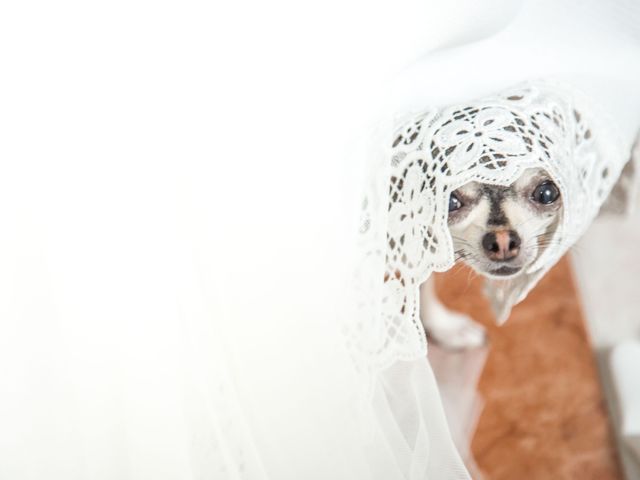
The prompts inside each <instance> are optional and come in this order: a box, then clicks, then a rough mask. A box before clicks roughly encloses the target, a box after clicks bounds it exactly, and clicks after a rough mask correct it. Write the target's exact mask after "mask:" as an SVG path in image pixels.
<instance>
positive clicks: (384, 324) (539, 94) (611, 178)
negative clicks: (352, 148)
mask: <svg viewBox="0 0 640 480" xmlns="http://www.w3.org/2000/svg"><path fill="white" fill-rule="evenodd" d="M576 98H577V94H576V93H575V92H572V91H570V90H566V89H564V88H562V87H558V86H555V85H551V84H548V83H542V82H540V83H529V84H526V85H522V86H519V87H517V88H515V89H513V90H510V91H507V92H503V93H501V94H499V95H496V96H493V97H490V98H485V99H482V100H479V101H474V102H469V103H466V104H463V105H458V106H449V107H446V108H443V109H431V110H429V111H427V112H423V113H420V114H418V115H415V116H413V118H410V119H409V120H408V121H406V122H404V123H403V124H402V125H400V126H399V128H397V130H396V133H395V135H394V136H393V139H392V141H391V150H390V152H389V151H387V155H388V156H387V159H389V158H390V161H389V160H387V163H388V164H390V165H388V169H383V171H384V175H385V176H386V178H385V179H383V180H382V181H379V182H378V188H380V187H381V185H382V188H384V186H383V185H384V184H385V183H384V182H385V181H386V185H387V188H388V197H387V198H386V204H385V197H384V195H377V196H376V195H369V196H368V198H367V203H366V206H365V218H366V221H365V222H364V223H363V228H362V230H361V234H362V237H363V245H364V253H365V259H366V260H365V262H369V263H370V264H371V265H373V263H375V262H378V264H382V263H383V265H384V275H383V276H382V278H380V276H378V277H376V278H377V279H378V281H379V282H381V285H377V288H371V289H369V290H368V291H367V295H369V297H370V298H372V297H371V292H377V294H379V295H380V299H381V300H380V301H379V303H377V301H376V300H373V299H372V300H371V301H370V302H369V303H372V304H373V305H374V308H373V309H371V308H369V307H367V308H365V309H363V311H362V312H359V315H357V318H358V323H359V325H358V330H359V331H360V332H362V331H367V329H369V332H368V333H367V334H366V335H365V338H366V340H365V341H364V342H363V341H361V342H360V345H359V348H360V349H361V353H364V354H365V356H366V357H368V358H369V359H370V360H371V361H372V362H375V363H378V364H379V365H388V364H389V363H390V362H392V361H395V360H397V359H412V358H416V357H418V356H420V355H424V354H425V353H426V338H425V335H424V330H423V328H422V325H421V322H420V318H419V305H418V300H419V286H420V284H421V283H423V282H424V281H425V280H426V279H427V277H428V276H429V275H430V273H431V272H433V271H444V270H447V269H449V268H451V267H452V266H453V263H454V252H453V245H452V240H451V236H450V233H449V230H448V228H447V217H448V200H449V196H450V193H451V192H452V191H453V190H455V189H456V188H458V187H460V186H461V185H464V184H465V183H468V182H470V181H478V182H483V183H491V184H500V185H509V184H511V183H513V182H514V181H515V180H516V179H517V178H518V176H519V175H520V174H521V173H522V172H523V171H524V170H525V169H527V168H532V167H540V168H544V169H545V170H546V171H547V172H548V174H549V175H551V176H552V177H553V179H554V181H555V182H556V184H557V185H558V187H559V188H560V191H561V194H562V196H563V199H564V215H563V218H562V221H561V224H560V225H559V226H558V228H557V230H556V232H555V236H554V241H553V242H552V244H553V246H552V247H550V248H548V249H546V250H545V251H544V252H543V253H542V254H541V255H540V257H539V258H538V259H537V261H536V262H535V264H534V265H533V266H532V267H531V268H530V269H529V271H528V272H526V274H523V275H521V277H520V278H519V279H518V280H517V281H516V282H512V283H510V284H508V285H506V286H505V285H504V284H496V285H491V284H489V285H488V291H489V296H490V300H491V301H492V304H493V305H494V310H495V311H496V315H497V316H498V317H499V318H501V319H504V318H505V317H506V316H507V315H508V313H509V311H510V309H511V307H512V306H513V305H514V304H515V303H517V302H519V301H520V300H522V299H523V298H524V296H526V294H527V293H528V292H529V290H530V289H531V288H533V286H535V284H536V283H537V281H538V280H539V279H540V277H542V276H543V275H544V273H546V271H547V270H548V269H549V268H551V266H552V265H553V264H555V263H556V261H557V260H558V259H559V258H560V257H561V256H562V255H563V254H564V253H565V252H566V251H567V249H568V248H569V247H570V246H571V245H572V244H573V243H574V241H575V240H576V239H577V238H578V237H579V236H580V235H581V234H582V233H583V232H584V230H585V229H586V228H587V226H588V225H589V223H590V222H591V220H592V219H593V218H594V217H595V215H596V214H597V212H598V210H599V208H600V206H601V205H602V203H603V202H604V200H605V199H606V197H607V195H608V194H609V192H610V190H611V188H612V187H613V185H614V183H615V180H616V179H617V177H618V176H619V174H620V171H621V169H622V167H623V165H624V160H625V156H624V155H622V153H621V152H620V151H619V150H618V149H617V147H616V145H615V143H614V142H613V141H611V139H610V136H611V135H610V133H609V132H608V131H604V130H606V129H607V126H605V125H603V124H602V123H600V124H598V122H596V121H595V118H596V117H595V116H594V115H588V113H587V112H588V109H587V108H586V105H585V103H584V102H579V101H577V100H576ZM578 104H580V105H578ZM389 169H390V170H389ZM376 198H377V206H376V205H373V204H374V203H376V202H373V201H371V200H372V199H376ZM376 208H377V209H378V215H375V214H372V210H375V209H376ZM385 208H386V211H383V210H384V209H385ZM372 218H384V219H385V221H386V225H383V226H380V225H378V226H377V228H376V226H375V225H373V223H372ZM381 244H384V247H383V248H381V247H380V245H381ZM382 258H383V260H381V259H382ZM371 262H373V263H371ZM375 271H376V270H375V268H372V267H371V266H370V267H369V268H366V269H364V270H363V272H368V274H369V275H372V274H374V273H373V272H375ZM363 272H361V275H362V273H363ZM369 281H370V280H369ZM366 303H367V302H363V304H366ZM371 315H380V317H381V319H382V320H381V321H380V322H375V321H374V322H371ZM367 322H369V323H367Z"/></svg>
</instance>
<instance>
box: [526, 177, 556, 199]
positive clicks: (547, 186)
mask: <svg viewBox="0 0 640 480" xmlns="http://www.w3.org/2000/svg"><path fill="white" fill-rule="evenodd" d="M559 196H560V190H558V187H556V184H555V183H553V182H552V181H551V180H546V181H544V182H542V183H541V184H540V185H538V186H537V187H536V189H535V190H534V191H533V195H532V197H533V200H534V201H536V202H538V203H541V204H543V205H549V204H551V203H553V202H555V201H556V200H557V199H558V197H559Z"/></svg>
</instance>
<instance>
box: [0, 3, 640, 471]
mask: <svg viewBox="0 0 640 480" xmlns="http://www.w3.org/2000/svg"><path fill="white" fill-rule="evenodd" d="M294 3H295V2H293V3H288V2H285V1H282V2H280V1H275V2H250V4H249V5H246V4H245V3H244V2H238V3H233V2H232V3H230V4H227V5H225V6H224V9H223V10H222V11H219V10H213V11H211V10H209V9H210V8H216V9H218V8H221V7H219V6H217V5H215V6H214V7H211V6H208V5H204V4H202V5H201V4H197V5H196V4H191V3H188V4H185V3H184V2H175V4H174V3H171V2H168V3H167V2H164V3H162V5H160V4H158V5H157V6H154V7H153V8H152V7H151V6H150V5H148V4H146V3H144V2H136V1H131V2H126V4H123V5H119V4H118V2H112V3H109V5H108V6H105V7H104V9H101V10H99V11H97V10H96V11H94V10H90V7H82V8H78V6H77V5H69V4H67V3H65V2H62V3H56V5H55V7H51V6H49V5H48V4H46V2H43V5H39V6H38V8H37V9H32V8H31V3H30V2H25V3H24V5H25V6H22V4H20V5H18V4H16V6H15V7H14V6H12V7H11V8H12V9H15V10H11V11H7V12H6V15H5V14H4V13H5V12H3V14H2V15H0V22H2V24H1V25H0V32H2V35H7V36H9V37H10V39H11V41H7V42H2V43H1V44H0V53H2V58H3V59H4V60H6V61H5V62H4V65H6V69H7V71H8V72H9V73H10V75H3V78H2V81H3V82H5V81H6V82H8V84H7V86H6V88H2V89H0V95H2V99H1V100H2V101H1V102H0V104H1V105H2V108H1V109H0V119H1V120H2V130H3V132H5V133H6V135H4V138H3V141H2V142H0V148H2V149H3V151H2V155H1V156H0V158H2V164H1V167H2V169H1V174H0V224H1V225H2V226H3V232H2V235H0V425H1V426H2V428H1V429H0V478H7V479H11V480H27V479H28V480H32V479H42V478H47V479H51V480H62V479H64V480H101V479H109V480H111V479H131V480H138V479H147V478H153V479H156V480H162V479H167V480H175V479H181V480H183V479H184V480H190V479H215V480H227V479H229V480H232V479H233V480H237V479H247V480H256V479H269V480H299V479H302V478H304V479H308V480H316V479H317V480H327V479H331V480H342V479H345V480H346V479H349V480H368V479H372V480H373V479H376V480H424V479H430V480H464V479H468V478H469V474H468V472H467V470H466V468H465V466H464V465H463V463H462V461H461V458H460V456H459V455H458V452H457V451H456V448H455V446H454V445H453V442H452V440H451V436H450V434H449V430H448V427H447V421H446V418H445V415H444V413H443V408H442V404H441V400H440V395H439V393H438V387H437V384H436V381H435V379H434V376H433V373H432V371H431V367H430V365H429V362H428V359H427V356H426V343H425V338H424V332H423V331H422V329H421V327H420V325H419V322H418V321H417V317H416V313H415V312H416V303H415V302H416V298H415V295H416V289H417V286H418V284H419V283H420V282H421V281H423V280H424V279H425V278H426V276H427V275H428V274H429V273H430V272H431V271H432V270H441V269H446V268H448V267H449V266H450V265H451V249H450V245H449V243H450V240H449V237H448V234H447V232H446V228H445V227H444V224H443V221H444V214H443V211H444V210H443V205H445V203H443V202H444V201H445V199H446V197H447V192H448V191H450V189H451V188H454V187H455V186H456V185H458V184H460V183H462V182H464V181H466V180H468V179H470V178H483V179H485V180H486V181H492V182H499V183H507V182H509V181H510V180H512V179H513V178H515V176H517V174H518V172H519V171H520V170H521V169H522V163H521V162H520V161H524V162H527V164H539V163H542V164H544V165H545V166H546V167H548V168H549V169H550V170H551V173H552V174H553V175H554V177H555V178H556V179H557V180H558V182H559V184H560V185H561V188H562V189H563V193H564V195H565V199H567V198H568V197H570V200H571V203H570V204H569V205H568V207H567V209H568V211H569V212H570V214H569V215H567V216H566V218H564V219H563V222H564V223H563V226H562V229H561V230H559V232H558V235H560V237H559V243H558V245H559V246H558V248H557V249H554V250H553V251H549V253H548V255H547V256H546V258H544V259H541V261H540V262H539V264H537V265H536V266H535V267H534V268H533V269H532V271H531V272H529V274H530V277H528V278H527V282H526V283H525V284H523V285H521V286H519V287H518V288H512V289H508V290H506V291H505V292H506V293H505V295H504V296H503V298H502V299H500V298H499V296H498V292H499V290H495V293H494V297H495V298H496V299H497V300H498V301H499V305H498V309H500V308H504V309H505V311H506V309H508V308H509V306H510V305H511V304H512V303H514V302H515V301H518V300H519V299H520V298H521V296H522V295H523V294H525V293H526V291H527V290H528V289H529V288H531V286H533V284H534V283H535V281H537V278H538V277H539V276H540V275H542V274H543V273H544V271H546V269H547V268H549V266H550V265H551V264H552V263H553V262H555V260H556V259H557V258H558V256H559V255H561V254H562V253H563V252H564V251H565V250H566V248H567V247H568V246H569V245H570V243H571V241H573V240H574V239H575V237H576V236H577V235H579V234H580V233H581V232H582V230H583V229H584V228H585V227H586V226H587V224H588V222H589V221H590V220H591V218H592V217H593V215H595V213H596V211H597V208H598V206H599V204H600V203H601V201H602V199H603V198H604V197H605V196H606V193H607V191H608V190H609V189H610V188H611V186H612V183H613V182H614V180H615V177H616V175H617V173H618V172H619V170H620V168H622V163H621V162H622V160H621V159H622V156H623V155H624V152H628V151H629V148H630V146H631V142H632V138H633V135H635V133H636V132H637V127H638V119H639V117H640V108H639V107H640V105H639V97H640V96H639V95H638V91H637V90H636V89H637V85H639V84H640V82H639V81H638V80H639V79H640V73H639V69H640V65H638V63H637V60H638V58H639V56H640V53H639V52H640V49H639V48H638V44H639V43H640V40H639V38H638V29H637V25H639V24H640V11H639V8H638V6H637V4H636V3H632V2H616V4H615V6H613V5H609V4H608V2H596V1H586V2H578V1H577V0H575V1H573V0H572V1H566V2H562V3H560V2H556V1H550V0H545V1H530V2H525V3H523V4H522V5H520V4H519V3H517V2H508V1H501V0H494V1H492V2H488V3H487V2H483V3H482V4H479V2H473V1H471V0H469V1H467V2H465V3H464V8H454V7H452V6H450V5H449V4H448V3H446V2H437V1H431V2H422V1H417V0H415V1H414V0H406V1H405V2H404V3H402V4H401V5H398V4H397V3H395V2H394V3H389V4H388V6H384V5H379V4H376V3H373V4H372V3H371V2H366V1H359V0H358V1H354V2H347V3H345V2H342V1H334V2H323V3H322V5H321V6H320V4H318V5H315V4H314V5H311V6H310V7H309V10H306V7H305V8H304V9H301V8H300V6H299V3H295V4H294ZM214 4H215V2H214ZM105 5H106V4H105ZM316 7H317V8H316ZM3 8H4V7H3ZM47 9H49V10H47ZM86 9H88V10H86ZM282 12H286V13H287V14H286V15H285V14H284V13H282ZM76 14H77V15H80V17H79V18H76V17H74V15H76ZM290 18H293V19H294V21H290ZM542 25H544V27H543V26H542ZM354 32H355V34H354ZM541 33H543V34H541ZM438 48H439V49H438ZM20 49H22V50H20ZM16 52H18V53H16ZM426 52H429V53H428V55H426V56H425V57H423V58H419V56H420V55H421V54H423V53H426ZM418 58H419V59H418ZM415 59H418V60H417V61H415V62H414V63H413V64H412V66H411V67H409V68H405V67H406V65H407V64H409V63H410V62H411V61H412V60H415ZM552 77H553V78H555V81H556V82H559V83H556V84H552V85H550V84H548V83H545V81H547V80H548V79H549V78H552ZM392 79H395V80H392ZM536 79H542V80H545V81H537V80H536ZM534 80H535V81H534ZM523 82H524V83H523ZM559 84H562V85H563V86H562V87H558V86H557V85H559ZM389 85H391V88H390V89H389V88H387V87H389ZM513 88H515V90H512V89H513ZM583 99H584V100H583ZM372 105H373V106H372ZM457 112H461V113H457ZM575 112H578V115H576V113H575ZM456 117H460V118H456ZM454 121H455V122H458V123H454ZM460 122H462V123H464V124H465V125H466V126H465V127H464V129H465V130H467V131H466V132H463V129H462V127H460V125H461V124H460ZM520 122H522V123H520ZM371 125H375V127H371ZM492 125H493V127H492ZM454 126H455V128H454ZM447 127H449V128H448V129H447ZM459 127H460V129H458V128H459ZM469 129H470V130H469ZM487 130H491V132H490V137H489V138H491V137H493V138H498V136H496V135H499V137H500V138H501V140H502V143H504V144H505V145H508V147H509V148H507V150H508V155H509V156H510V157H509V159H508V160H509V161H506V160H507V159H504V158H500V157H499V156H498V154H497V153H496V152H497V149H491V150H486V149H485V147H486V145H485V144H482V145H481V146H478V145H480V144H478V145H476V144H475V143H472V140H471V139H472V138H476V137H475V136H470V135H469V134H470V132H472V131H473V132H476V133H477V132H485V131H487ZM513 130H515V131H513ZM496 131H497V132H496ZM460 132H463V133H460ZM588 132H589V133H588ZM414 134H415V135H414ZM483 134H484V133H483ZM614 135H617V137H618V138H619V140H614V139H613V138H615V137H614ZM547 137H548V138H547ZM354 138H357V141H355V140H354ZM492 141H494V140H492ZM495 141H497V140H495ZM543 144H544V145H543ZM453 146H455V149H453V150H451V148H452V147H453ZM435 148H437V149H438V151H437V152H436V151H434V149H435ZM467 149H468V151H467ZM502 151H504V149H502ZM461 152H462V153H463V155H459V153H461ZM472 152H473V154H472ZM464 153H467V154H468V155H466V156H465V155H464ZM481 153H482V154H481ZM485 154H488V155H489V157H490V158H489V159H488V160H487V161H486V162H485V160H484V159H483V156H484V155H485ZM478 155H480V156H479V157H478ZM434 158H435V159H436V160H437V161H438V162H440V164H439V165H440V166H442V165H445V164H446V166H447V168H448V171H449V172H451V175H446V171H447V168H445V169H444V171H441V170H438V169H437V168H436V170H433V168H434V165H435V164H433V163H431V162H432V160H433V159H434ZM574 159H577V160H579V161H580V162H583V163H582V164H581V165H580V169H579V170H578V173H579V175H578V176H577V177H574V176H573V174H574V173H576V172H575V171H574V170H573V167H572V166H571V165H570V164H569V163H568V161H569V160H571V161H573V160H574ZM511 160H514V161H511ZM515 160H517V162H516V161H515ZM565 161H566V163H565ZM474 163H475V165H474ZM503 163H504V164H503ZM489 166H493V167H495V168H489ZM422 167H426V168H427V170H428V169H429V168H431V169H432V170H433V173H435V175H431V177H429V176H427V178H429V179H431V178H432V179H433V180H434V182H435V183H434V184H433V185H431V183H429V184H426V185H425V186H424V187H423V183H424V179H423V177H422V175H423V174H424V172H422V171H420V168H422ZM605 168H608V169H609V170H608V172H607V173H606V174H605V173H604V172H605ZM362 172H365V173H362ZM438 172H440V173H438ZM442 174H445V176H444V177H443V176H442ZM583 174H586V176H583ZM392 178H395V181H392ZM421 179H423V180H422V181H421ZM400 180H401V181H402V183H403V185H402V187H400V186H399V183H398V182H399V181H400ZM390 185H391V188H390ZM594 187H595V190H594ZM363 193H364V195H363ZM574 195H575V198H574ZM363 197H366V201H365V204H364V205H362V207H363V208H362V209H361V211H358V206H360V202H361V200H362V198H363ZM390 204H391V209H390V208H389V207H390ZM363 212H364V215H361V214H362V213H363ZM400 233H403V234H404V240H402V239H401V237H398V235H399V234H400ZM387 234H389V237H388V236H387ZM391 240H393V242H391ZM354 263H356V265H355V268H354ZM354 270H356V275H353V271H354ZM398 271H399V272H400V275H397V274H396V272H398ZM385 278H386V281H385ZM345 340H346V341H345ZM345 343H346V345H345ZM345 347H346V348H345Z"/></svg>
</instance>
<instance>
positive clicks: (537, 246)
mask: <svg viewBox="0 0 640 480" xmlns="http://www.w3.org/2000/svg"><path fill="white" fill-rule="evenodd" d="M561 215H562V198H561V197H560V191H559V189H558V187H557V186H556V185H555V184H554V183H553V181H552V180H551V179H550V177H549V176H548V175H547V174H546V172H545V171H544V170H542V169H528V170H525V171H524V172H523V174H522V175H521V176H520V178H519V179H518V180H517V181H516V182H515V183H513V184H512V185H510V186H508V187H502V186H497V185H489V184H484V183H478V182H471V183H468V184H466V185H464V186H462V187H460V188H459V189H457V190H456V191H455V192H453V193H452V194H451V197H450V198H449V220H448V223H449V230H450V231H451V236H452V238H453V244H454V248H455V252H456V258H457V259H460V260H463V261H464V262H465V263H467V264H468V265H470V266H471V267H472V268H473V269H474V270H476V271H477V272H479V273H482V274H483V275H486V276H488V277H493V278H508V277H512V276H516V275H518V274H520V273H521V272H524V271H526V270H527V268H528V266H529V265H531V264H532V263H533V262H534V261H535V260H536V259H537V258H538V256H539V255H540V253H541V252H542V251H544V249H545V248H547V247H548V246H549V245H550V242H551V241H552V240H551V239H552V235H553V233H554V231H555V228H556V227H557V225H558V222H559V220H560V216H561Z"/></svg>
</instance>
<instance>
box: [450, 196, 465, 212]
mask: <svg viewBox="0 0 640 480" xmlns="http://www.w3.org/2000/svg"><path fill="white" fill-rule="evenodd" d="M461 207H462V202H461V201H460V199H459V198H458V195H456V192H453V193H452V194H451V196H450V197H449V211H450V212H454V211H456V210H458V209H459V208H461Z"/></svg>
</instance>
